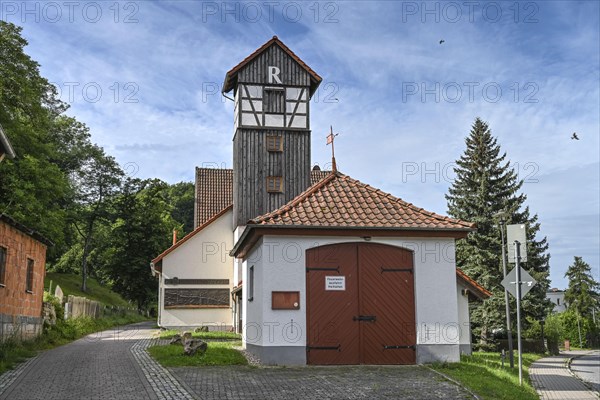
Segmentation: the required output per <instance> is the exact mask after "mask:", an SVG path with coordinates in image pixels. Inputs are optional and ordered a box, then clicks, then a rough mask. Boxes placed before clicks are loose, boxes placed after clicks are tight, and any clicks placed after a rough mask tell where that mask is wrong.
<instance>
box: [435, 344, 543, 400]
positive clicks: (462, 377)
mask: <svg viewBox="0 0 600 400" xmlns="http://www.w3.org/2000/svg"><path fill="white" fill-rule="evenodd" d="M541 357H543V355H541V354H531V353H526V354H523V386H519V369H518V367H517V357H516V355H515V368H513V369H511V368H510V366H509V363H508V359H507V360H506V361H505V363H504V367H503V366H502V360H501V357H500V354H499V353H473V355H470V356H464V355H463V356H461V358H460V363H451V364H448V363H436V364H433V365H432V366H431V367H432V368H433V369H435V370H436V371H439V372H442V373H444V374H446V375H448V376H450V377H451V378H453V379H456V380H457V381H459V382H460V383H461V384H463V385H464V386H466V387H467V388H469V389H471V390H472V391H473V392H475V393H476V394H477V395H478V396H480V397H481V398H482V399H490V400H491V399H494V400H496V399H499V400H500V399H506V400H513V399H519V400H529V399H531V400H538V399H539V397H538V395H537V393H536V391H535V389H534V388H533V386H531V383H530V381H529V366H530V365H531V363H533V362H534V361H535V360H537V359H539V358H541Z"/></svg>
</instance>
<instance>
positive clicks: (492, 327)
mask: <svg viewBox="0 0 600 400" xmlns="http://www.w3.org/2000/svg"><path fill="white" fill-rule="evenodd" d="M465 142H466V150H465V151H464V153H463V154H462V155H461V157H460V158H459V159H458V160H457V161H456V165H457V166H456V168H455V169H454V171H455V173H456V179H455V180H454V181H453V183H452V185H451V187H450V188H449V191H448V194H447V195H446V199H447V201H448V214H449V215H450V216H452V217H455V218H459V219H462V220H466V221H471V222H475V223H476V224H477V231H476V232H472V233H469V235H468V236H467V238H465V239H461V240H459V241H458V242H457V246H456V263H457V266H459V267H460V268H462V269H463V270H464V271H465V272H466V273H467V274H469V275H470V276H471V277H473V278H474V279H475V280H477V281H478V282H479V283H481V284H482V285H483V286H484V287H486V288H487V289H488V290H490V291H491V292H492V294H493V296H492V297H491V298H489V299H487V300H485V301H484V302H483V303H481V304H479V305H476V306H475V307H473V309H472V316H471V321H472V322H473V324H474V331H477V332H478V333H479V334H480V336H481V340H482V343H486V342H487V341H488V340H489V339H490V337H491V336H492V333H493V332H495V331H497V330H501V329H503V328H504V326H505V325H506V322H505V321H506V315H505V314H506V313H505V305H504V287H503V286H502V285H501V281H502V279H503V278H504V277H503V271H502V258H501V254H502V242H501V232H500V228H499V224H498V221H497V220H495V218H494V215H496V214H497V213H498V212H501V211H504V212H506V213H507V214H508V215H510V220H509V221H508V223H509V224H510V223H513V224H526V225H527V256H528V262H527V263H526V264H524V265H523V266H524V268H525V269H527V270H528V272H529V273H530V274H531V275H532V276H533V277H534V278H535V279H536V280H537V281H538V284H537V285H536V286H535V287H534V288H533V289H532V290H531V291H530V293H529V294H528V295H527V296H526V297H525V298H524V300H523V302H522V309H523V311H524V318H523V319H524V320H525V318H526V317H530V318H533V319H536V320H539V319H541V318H542V317H543V316H544V315H545V314H546V312H547V311H548V310H549V309H550V307H551V304H550V302H549V301H548V300H547V299H546V290H547V289H548V287H549V280H548V261H549V258H550V256H549V255H548V254H547V250H548V244H547V241H546V238H543V239H538V238H537V237H536V236H537V234H538V232H539V229H540V224H539V222H538V217H537V215H531V213H530V210H529V207H527V206H525V200H526V196H525V194H523V193H522V192H521V189H522V186H523V181H522V180H520V179H519V177H518V175H517V172H516V171H515V169H514V168H513V166H511V164H510V162H509V161H508V160H507V159H506V153H502V152H501V149H500V145H499V144H498V142H497V139H496V138H495V137H493V136H492V134H491V131H490V129H489V126H488V125H487V124H486V123H485V122H483V121H482V120H481V119H479V118H477V119H476V120H475V122H474V124H473V126H472V129H471V132H470V134H469V135H468V136H467V138H466V139H465ZM509 268H510V266H509ZM511 309H512V310H515V305H514V303H513V305H512V307H511ZM513 321H514V318H513Z"/></svg>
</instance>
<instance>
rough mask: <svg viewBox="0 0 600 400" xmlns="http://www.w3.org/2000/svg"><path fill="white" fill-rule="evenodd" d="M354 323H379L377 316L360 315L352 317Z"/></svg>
mask: <svg viewBox="0 0 600 400" xmlns="http://www.w3.org/2000/svg"><path fill="white" fill-rule="evenodd" d="M352 321H359V322H360V321H367V322H375V321H377V316H375V315H358V316H354V317H352Z"/></svg>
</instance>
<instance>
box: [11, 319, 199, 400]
mask: <svg viewBox="0 0 600 400" xmlns="http://www.w3.org/2000/svg"><path fill="white" fill-rule="evenodd" d="M153 325H154V324H153V323H142V324H135V325H128V326H126V327H121V328H116V329H113V330H109V331H104V332H99V333H97V334H94V335H90V336H87V337H85V338H83V339H80V340H78V341H76V342H73V343H70V344H67V345H64V346H61V347H57V348H55V349H52V350H49V351H46V352H43V353H41V354H40V355H39V356H37V357H36V358H34V359H32V360H30V361H29V362H28V363H27V365H23V366H22V367H20V368H18V370H17V371H15V372H17V374H16V376H15V374H3V375H2V376H0V399H1V400H4V399H7V400H8V399H10V400H21V399H23V400H36V399H40V400H42V399H43V400H54V399H56V400H70V399H73V400H83V399H94V400H96V399H97V400H104V399H111V400H113V399H115V400H138V399H156V400H160V399H191V398H193V397H192V396H191V395H189V394H188V393H187V392H186V391H185V389H183V388H182V387H181V386H180V385H179V384H178V383H177V381H176V380H175V379H174V378H172V376H171V375H170V374H169V373H168V371H166V370H165V369H164V368H162V367H160V366H159V365H158V364H157V363H156V362H154V360H152V359H151V358H150V357H149V356H148V355H147V353H146V352H145V350H144V349H145V347H146V346H147V345H148V344H149V343H150V340H148V338H149V337H150V335H151V333H152V332H153V331H155V330H154V329H152V326H153ZM3 382H4V384H3ZM150 382H152V384H150ZM158 388H160V390H158Z"/></svg>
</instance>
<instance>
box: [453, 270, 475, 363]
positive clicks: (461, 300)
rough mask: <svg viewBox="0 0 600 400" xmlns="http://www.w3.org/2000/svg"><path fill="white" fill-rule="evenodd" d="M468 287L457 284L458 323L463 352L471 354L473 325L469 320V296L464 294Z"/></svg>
mask: <svg viewBox="0 0 600 400" xmlns="http://www.w3.org/2000/svg"><path fill="white" fill-rule="evenodd" d="M464 289H467V287H466V286H465V285H463V284H461V283H460V281H459V282H457V283H456V299H457V303H458V304H457V306H458V322H459V324H460V345H461V352H464V353H465V354H470V353H471V324H470V321H471V320H470V319H469V296H468V295H467V296H465V295H463V294H462V291H463V290H464Z"/></svg>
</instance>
